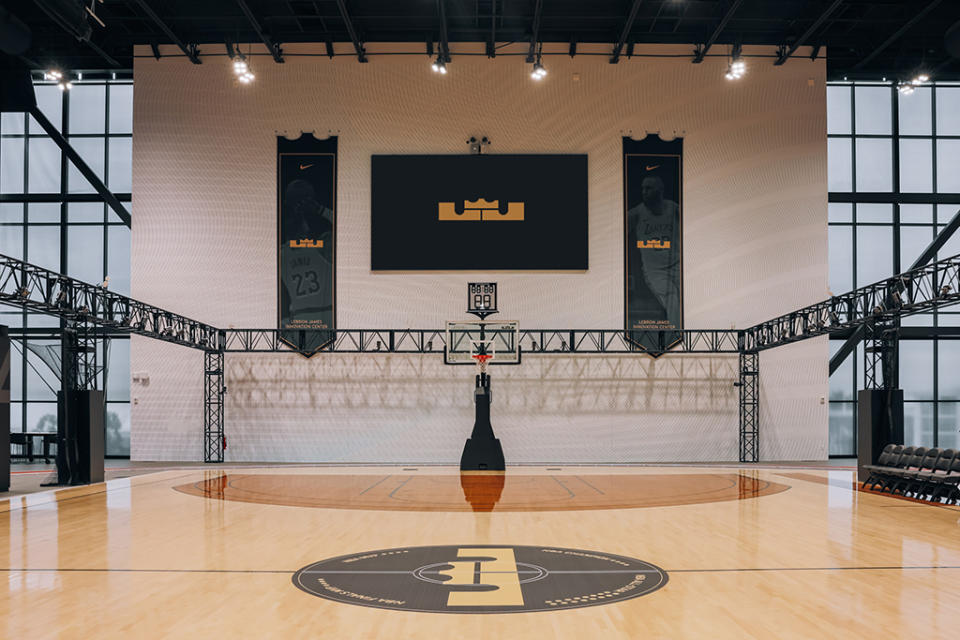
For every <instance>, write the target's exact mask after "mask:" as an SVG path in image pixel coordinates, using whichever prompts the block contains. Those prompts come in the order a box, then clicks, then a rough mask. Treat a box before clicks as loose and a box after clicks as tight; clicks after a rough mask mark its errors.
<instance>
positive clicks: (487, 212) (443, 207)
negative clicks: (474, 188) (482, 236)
mask: <svg viewBox="0 0 960 640" xmlns="http://www.w3.org/2000/svg"><path fill="white" fill-rule="evenodd" d="M437 220H441V221H444V222H462V221H465V220H466V221H469V220H472V221H474V222H490V221H494V220H506V221H518V220H523V203H522V202H508V203H507V211H506V213H501V212H500V201H499V200H492V201H488V200H484V199H483V198H480V199H479V200H464V201H463V211H462V212H457V207H456V203H453V202H438V203H437Z"/></svg>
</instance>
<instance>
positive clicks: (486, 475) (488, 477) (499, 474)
mask: <svg viewBox="0 0 960 640" xmlns="http://www.w3.org/2000/svg"><path fill="white" fill-rule="evenodd" d="M506 480H507V476H506V472H504V471H467V472H463V473H461V474H460V488H461V489H463V497H464V499H465V500H466V501H467V502H468V503H469V504H470V507H471V508H472V509H473V510H474V511H493V508H494V507H495V506H496V504H497V503H498V502H499V501H500V496H501V495H503V485H504V484H505V482H506Z"/></svg>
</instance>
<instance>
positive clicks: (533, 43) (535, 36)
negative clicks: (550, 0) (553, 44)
mask: <svg viewBox="0 0 960 640" xmlns="http://www.w3.org/2000/svg"><path fill="white" fill-rule="evenodd" d="M542 13H543V0H537V4H536V6H535V7H534V9H533V25H532V28H531V32H530V49H529V50H528V51H527V62H536V59H537V56H536V53H537V41H538V40H539V39H540V15H541V14H542Z"/></svg>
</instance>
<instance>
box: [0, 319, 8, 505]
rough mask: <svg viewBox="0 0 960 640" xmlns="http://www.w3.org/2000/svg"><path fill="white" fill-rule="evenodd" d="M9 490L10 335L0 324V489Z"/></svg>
mask: <svg viewBox="0 0 960 640" xmlns="http://www.w3.org/2000/svg"><path fill="white" fill-rule="evenodd" d="M9 490H10V335H9V334H8V333H7V327H6V326H4V325H2V324H0V491H9Z"/></svg>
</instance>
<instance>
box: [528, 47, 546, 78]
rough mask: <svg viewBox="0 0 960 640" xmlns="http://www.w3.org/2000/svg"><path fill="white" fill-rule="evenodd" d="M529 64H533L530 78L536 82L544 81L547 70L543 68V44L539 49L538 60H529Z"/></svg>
mask: <svg viewBox="0 0 960 640" xmlns="http://www.w3.org/2000/svg"><path fill="white" fill-rule="evenodd" d="M527 62H532V63H533V68H532V69H531V70H530V77H531V78H533V79H534V80H542V79H543V77H544V76H545V75H547V70H546V69H545V68H544V67H543V43H542V42H541V43H540V48H539V49H537V58H536V60H532V59H530V58H527Z"/></svg>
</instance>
